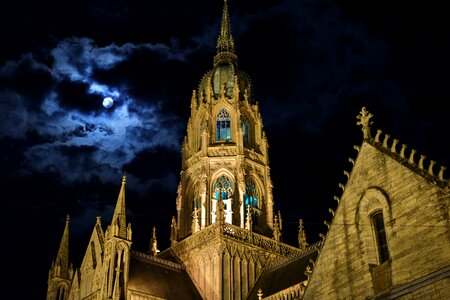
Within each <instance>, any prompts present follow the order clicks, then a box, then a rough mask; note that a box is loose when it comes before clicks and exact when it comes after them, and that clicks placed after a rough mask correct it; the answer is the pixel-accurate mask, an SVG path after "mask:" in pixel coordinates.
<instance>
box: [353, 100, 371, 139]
mask: <svg viewBox="0 0 450 300" xmlns="http://www.w3.org/2000/svg"><path fill="white" fill-rule="evenodd" d="M372 117H373V115H372V114H371V113H370V112H369V111H368V110H367V109H366V108H365V107H363V108H362V109H361V112H360V113H359V115H357V116H356V118H357V119H359V121H358V122H356V125H361V126H362V127H361V130H362V132H363V135H364V139H369V138H370V125H372V124H373V122H372V121H370V119H371V118H372Z"/></svg>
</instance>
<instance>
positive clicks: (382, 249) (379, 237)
mask: <svg viewBox="0 0 450 300" xmlns="http://www.w3.org/2000/svg"><path fill="white" fill-rule="evenodd" d="M370 219H371V220H372V226H373V229H374V233H375V240H376V244H377V250H378V258H379V260H380V264H382V263H383V262H385V261H387V260H388V259H389V250H388V246H387V239H386V230H385V228H384V219H383V212H382V211H381V210H378V211H376V212H375V213H373V214H372V215H371V216H370Z"/></svg>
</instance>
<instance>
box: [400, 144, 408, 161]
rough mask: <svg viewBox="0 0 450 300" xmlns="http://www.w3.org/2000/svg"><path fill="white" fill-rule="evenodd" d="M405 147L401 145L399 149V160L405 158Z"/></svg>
mask: <svg viewBox="0 0 450 300" xmlns="http://www.w3.org/2000/svg"><path fill="white" fill-rule="evenodd" d="M406 147H408V145H406V144H403V145H402V149H400V157H401V158H405V150H406Z"/></svg>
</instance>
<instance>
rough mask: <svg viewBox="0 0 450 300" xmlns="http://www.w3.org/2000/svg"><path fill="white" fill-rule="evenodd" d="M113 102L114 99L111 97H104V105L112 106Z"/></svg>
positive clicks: (106, 106)
mask: <svg viewBox="0 0 450 300" xmlns="http://www.w3.org/2000/svg"><path fill="white" fill-rule="evenodd" d="M113 104H114V100H113V99H112V98H111V97H106V98H105V99H103V107H105V108H110V107H111V106H113Z"/></svg>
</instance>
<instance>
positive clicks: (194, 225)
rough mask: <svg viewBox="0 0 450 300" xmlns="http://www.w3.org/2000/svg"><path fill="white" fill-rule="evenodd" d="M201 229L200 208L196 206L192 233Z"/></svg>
mask: <svg viewBox="0 0 450 300" xmlns="http://www.w3.org/2000/svg"><path fill="white" fill-rule="evenodd" d="M199 230H200V224H199V222H198V210H197V207H194V212H193V213H192V233H196V232H197V231H199Z"/></svg>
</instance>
